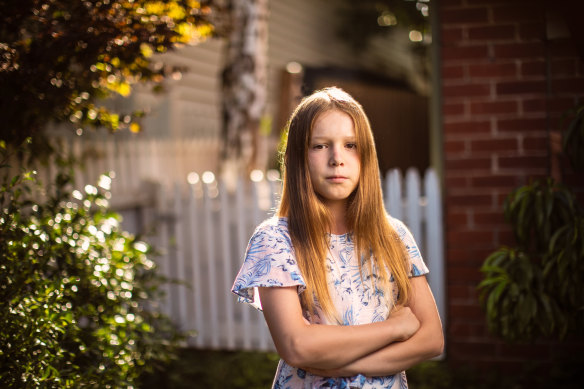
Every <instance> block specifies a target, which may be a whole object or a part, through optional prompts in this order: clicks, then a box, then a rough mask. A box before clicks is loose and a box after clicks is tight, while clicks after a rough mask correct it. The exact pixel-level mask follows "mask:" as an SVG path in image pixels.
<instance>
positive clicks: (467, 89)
mask: <svg viewBox="0 0 584 389" xmlns="http://www.w3.org/2000/svg"><path fill="white" fill-rule="evenodd" d="M490 94H491V87H490V86H489V85H488V84H464V85H444V86H443V87H442V96H443V97H444V98H450V97H470V96H490Z"/></svg>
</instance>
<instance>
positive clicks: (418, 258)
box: [389, 216, 430, 277]
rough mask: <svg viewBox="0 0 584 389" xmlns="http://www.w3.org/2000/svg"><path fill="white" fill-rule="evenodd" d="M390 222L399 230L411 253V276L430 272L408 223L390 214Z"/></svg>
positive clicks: (399, 234) (398, 232)
mask: <svg viewBox="0 0 584 389" xmlns="http://www.w3.org/2000/svg"><path fill="white" fill-rule="evenodd" d="M389 222H390V224H391V225H392V227H393V228H394V229H395V231H396V232H397V234H398V236H399V237H400V239H401V240H402V242H403V244H404V246H405V247H406V250H407V252H408V254H409V258H410V265H411V267H410V274H409V276H410V277H418V276H423V275H425V274H428V273H429V272H430V271H429V270H428V267H427V266H426V263H425V262H424V259H423V258H422V254H420V249H419V248H418V245H417V244H416V241H415V240H414V236H413V235H412V233H411V232H410V230H408V228H407V227H406V225H405V224H404V223H403V222H402V221H401V220H398V219H396V218H394V217H391V216H390V217H389Z"/></svg>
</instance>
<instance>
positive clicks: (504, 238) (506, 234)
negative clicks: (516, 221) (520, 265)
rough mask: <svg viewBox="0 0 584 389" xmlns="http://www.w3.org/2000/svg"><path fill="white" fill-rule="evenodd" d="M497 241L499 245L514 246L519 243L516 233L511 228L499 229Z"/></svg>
mask: <svg viewBox="0 0 584 389" xmlns="http://www.w3.org/2000/svg"><path fill="white" fill-rule="evenodd" d="M509 228H510V227H509ZM496 242H497V245H498V246H514V245H516V243H517V241H516V239H515V234H514V233H513V231H511V230H510V229H506V230H500V231H497V236H496Z"/></svg>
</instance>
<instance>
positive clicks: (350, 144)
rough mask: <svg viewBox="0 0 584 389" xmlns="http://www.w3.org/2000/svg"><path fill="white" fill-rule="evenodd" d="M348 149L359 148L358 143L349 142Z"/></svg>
mask: <svg viewBox="0 0 584 389" xmlns="http://www.w3.org/2000/svg"><path fill="white" fill-rule="evenodd" d="M346 147H347V148H348V149H356V148H357V143H347V146H346Z"/></svg>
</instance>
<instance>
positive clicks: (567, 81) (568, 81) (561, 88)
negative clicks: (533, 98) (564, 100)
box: [552, 77, 584, 94]
mask: <svg viewBox="0 0 584 389" xmlns="http://www.w3.org/2000/svg"><path fill="white" fill-rule="evenodd" d="M552 93H575V94H584V78H580V77H578V78H564V79H559V80H558V79H555V80H552Z"/></svg>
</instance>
